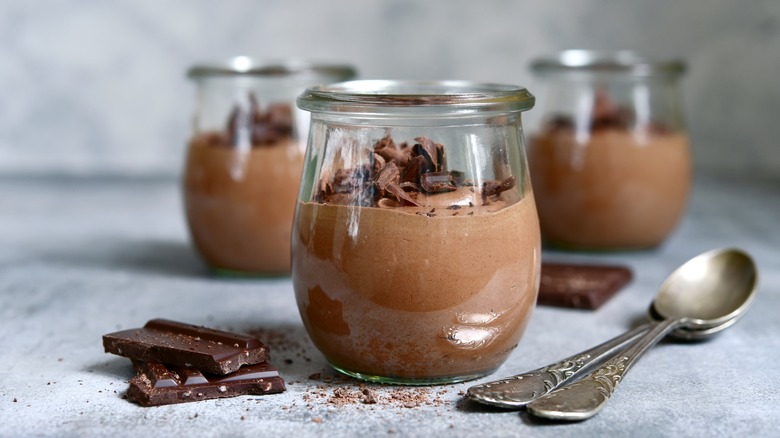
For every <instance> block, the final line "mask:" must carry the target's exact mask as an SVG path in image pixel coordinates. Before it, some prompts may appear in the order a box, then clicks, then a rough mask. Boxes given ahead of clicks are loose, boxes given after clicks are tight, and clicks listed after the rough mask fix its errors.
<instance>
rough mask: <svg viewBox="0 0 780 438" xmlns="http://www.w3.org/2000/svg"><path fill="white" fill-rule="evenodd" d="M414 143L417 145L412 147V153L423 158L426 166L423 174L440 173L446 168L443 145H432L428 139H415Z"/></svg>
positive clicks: (431, 141) (432, 142)
mask: <svg viewBox="0 0 780 438" xmlns="http://www.w3.org/2000/svg"><path fill="white" fill-rule="evenodd" d="M414 141H416V142H417V143H416V144H415V145H414V146H413V147H412V153H413V154H414V155H417V156H422V157H424V158H425V161H426V164H427V166H426V170H425V172H423V173H428V172H441V171H443V170H444V169H445V168H446V163H445V159H444V145H441V144H438V143H434V141H433V140H431V139H430V138H428V137H417V138H415V139H414Z"/></svg>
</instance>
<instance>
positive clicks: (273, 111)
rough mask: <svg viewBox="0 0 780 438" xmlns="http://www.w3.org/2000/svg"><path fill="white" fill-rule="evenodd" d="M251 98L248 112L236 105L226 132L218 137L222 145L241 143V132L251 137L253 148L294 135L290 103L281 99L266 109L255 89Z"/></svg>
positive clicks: (229, 117)
mask: <svg viewBox="0 0 780 438" xmlns="http://www.w3.org/2000/svg"><path fill="white" fill-rule="evenodd" d="M248 99H249V110H248V111H247V110H245V109H244V108H242V107H241V106H240V105H235V106H233V110H232V111H231V112H230V116H228V120H227V126H226V127H225V131H226V135H223V136H221V137H222V138H220V139H219V140H220V143H221V144H227V145H229V146H233V147H235V146H238V144H239V137H241V134H244V135H245V136H246V138H248V139H249V142H250V144H251V145H252V146H253V147H257V146H269V145H273V144H274V143H276V142H278V141H279V140H281V139H283V138H285V137H290V136H292V132H293V113H292V109H291V108H290V105H288V104H286V103H281V102H276V103H271V104H269V105H268V106H267V108H266V111H263V110H262V109H261V108H260V102H259V101H258V100H257V96H255V94H254V93H253V92H249V97H248ZM214 140H215V139H211V141H214Z"/></svg>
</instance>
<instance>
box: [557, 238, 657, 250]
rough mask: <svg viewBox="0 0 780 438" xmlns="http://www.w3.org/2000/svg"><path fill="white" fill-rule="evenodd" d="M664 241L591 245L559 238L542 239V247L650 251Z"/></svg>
mask: <svg viewBox="0 0 780 438" xmlns="http://www.w3.org/2000/svg"><path fill="white" fill-rule="evenodd" d="M662 244H663V242H658V243H652V244H646V245H645V244H642V245H614V246H612V245H590V244H579V243H565V242H561V241H557V240H550V239H546V238H543V239H542V248H543V249H545V250H550V251H564V252H582V253H608V252H625V253H630V252H649V251H653V250H656V249H658V248H659V247H660V246H661V245H662Z"/></svg>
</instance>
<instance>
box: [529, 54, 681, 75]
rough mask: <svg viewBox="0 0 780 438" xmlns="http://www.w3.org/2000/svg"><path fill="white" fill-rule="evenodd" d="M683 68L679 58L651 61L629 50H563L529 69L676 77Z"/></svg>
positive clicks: (536, 70)
mask: <svg viewBox="0 0 780 438" xmlns="http://www.w3.org/2000/svg"><path fill="white" fill-rule="evenodd" d="M685 69H686V66H685V62H684V61H682V60H680V59H660V58H653V57H649V56H646V55H643V54H640V53H638V52H635V51H631V50H615V51H608V50H583V49H573V50H564V51H561V52H558V53H556V54H553V55H551V56H545V57H541V58H539V59H536V60H534V61H532V62H531V70H532V71H534V72H538V73H548V72H566V71H581V72H604V73H630V74H633V75H636V76H650V75H654V74H673V75H679V74H682V73H684V72H685Z"/></svg>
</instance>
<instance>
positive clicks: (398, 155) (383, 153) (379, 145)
mask: <svg viewBox="0 0 780 438" xmlns="http://www.w3.org/2000/svg"><path fill="white" fill-rule="evenodd" d="M411 152H412V151H411V149H410V148H409V147H408V144H406V143H402V144H401V145H400V146H396V144H395V142H394V141H393V139H392V137H390V136H389V135H386V136H384V137H382V139H381V140H379V141H377V142H376V143H375V144H374V153H376V154H377V155H379V156H380V157H382V158H383V159H384V160H385V161H386V162H390V161H393V162H395V164H396V165H397V166H398V167H404V166H406V165H407V164H408V163H409V160H410V159H411Z"/></svg>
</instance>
